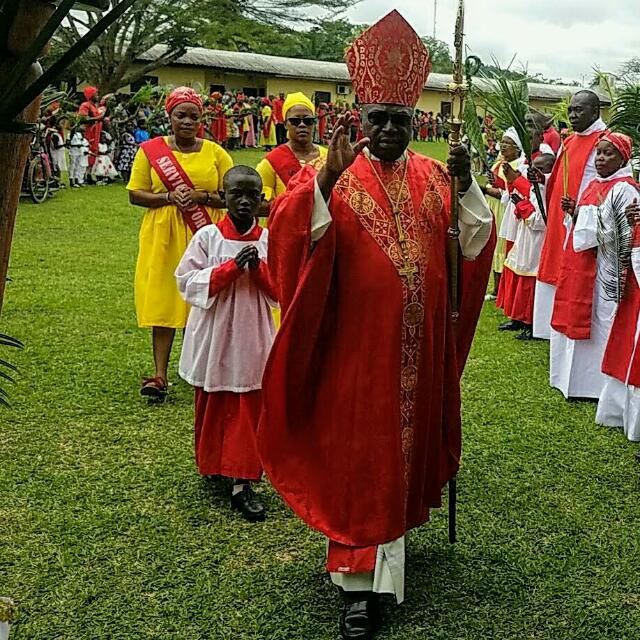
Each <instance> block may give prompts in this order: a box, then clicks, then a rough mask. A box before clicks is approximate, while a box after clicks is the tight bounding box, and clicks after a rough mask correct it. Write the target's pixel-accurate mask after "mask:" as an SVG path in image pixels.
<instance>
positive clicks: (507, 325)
mask: <svg viewBox="0 0 640 640" xmlns="http://www.w3.org/2000/svg"><path fill="white" fill-rule="evenodd" d="M522 329H524V325H523V324H522V322H520V320H508V321H507V322H503V323H502V324H501V325H500V326H499V327H498V331H520V330H522Z"/></svg>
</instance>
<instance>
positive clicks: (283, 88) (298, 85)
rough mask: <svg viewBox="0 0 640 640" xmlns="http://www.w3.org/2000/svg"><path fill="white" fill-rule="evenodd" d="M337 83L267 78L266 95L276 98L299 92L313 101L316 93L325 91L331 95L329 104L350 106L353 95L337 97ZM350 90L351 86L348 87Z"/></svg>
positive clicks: (353, 99) (353, 98)
mask: <svg viewBox="0 0 640 640" xmlns="http://www.w3.org/2000/svg"><path fill="white" fill-rule="evenodd" d="M338 84H340V83H338V82H329V81H326V80H297V79H296V78H268V79H267V94H268V95H273V96H277V95H278V94H279V93H285V94H286V93H295V92H297V91H301V92H302V93H304V94H305V95H306V96H308V97H309V98H310V99H312V100H313V95H314V94H315V92H316V91H326V92H327V93H329V94H331V100H330V101H331V102H334V103H335V102H347V103H349V104H352V103H353V102H355V99H356V97H355V95H354V94H353V93H349V94H346V95H338V93H337V90H338ZM348 86H349V88H350V89H351V85H348Z"/></svg>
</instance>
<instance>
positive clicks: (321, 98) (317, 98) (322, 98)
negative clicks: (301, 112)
mask: <svg viewBox="0 0 640 640" xmlns="http://www.w3.org/2000/svg"><path fill="white" fill-rule="evenodd" d="M313 101H314V102H315V105H316V107H317V106H318V105H319V104H320V103H321V102H324V103H325V104H326V103H328V102H331V94H330V93H329V92H328V91H316V93H315V95H314V97H313Z"/></svg>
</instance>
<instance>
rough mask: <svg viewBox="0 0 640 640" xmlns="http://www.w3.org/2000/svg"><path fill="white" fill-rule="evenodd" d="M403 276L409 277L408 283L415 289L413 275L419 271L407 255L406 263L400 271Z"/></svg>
mask: <svg viewBox="0 0 640 640" xmlns="http://www.w3.org/2000/svg"><path fill="white" fill-rule="evenodd" d="M398 273H399V274H400V275H401V276H404V277H405V278H406V279H407V284H408V285H409V289H413V276H415V275H416V274H417V273H418V268H417V267H416V265H415V264H413V263H412V262H409V260H408V259H407V258H406V257H405V258H404V265H403V267H402V269H400V270H399V271H398Z"/></svg>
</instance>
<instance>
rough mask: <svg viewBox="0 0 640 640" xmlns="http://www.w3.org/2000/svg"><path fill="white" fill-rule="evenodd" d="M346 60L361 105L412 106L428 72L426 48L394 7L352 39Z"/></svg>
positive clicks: (419, 93)
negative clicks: (353, 40)
mask: <svg viewBox="0 0 640 640" xmlns="http://www.w3.org/2000/svg"><path fill="white" fill-rule="evenodd" d="M346 61H347V67H348V68H349V75H350V76H351V80H352V82H353V86H354V88H355V91H356V95H357V96H358V99H359V100H360V102H361V103H362V104H396V105H401V106H404V107H411V108H413V107H415V106H416V104H417V103H418V100H419V99H420V96H421V95H422V91H423V89H424V85H425V82H426V81H427V78H428V77H429V72H430V71H431V61H430V59H429V50H428V49H427V47H425V45H424V43H423V42H422V40H421V39H420V37H419V36H418V34H417V33H416V32H415V31H414V30H413V29H412V28H411V26H410V25H409V23H408V22H407V21H406V20H405V19H404V18H403V17H402V16H401V15H400V14H399V13H398V12H397V11H395V10H394V11H392V12H391V13H389V14H388V15H386V16H385V17H384V18H382V20H380V21H379V22H377V23H376V24H374V25H373V26H372V27H370V28H369V29H367V30H366V31H365V32H364V33H363V34H362V35H361V36H359V37H358V38H356V40H355V42H354V43H353V44H352V45H351V46H350V47H349V49H348V50H347V54H346Z"/></svg>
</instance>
